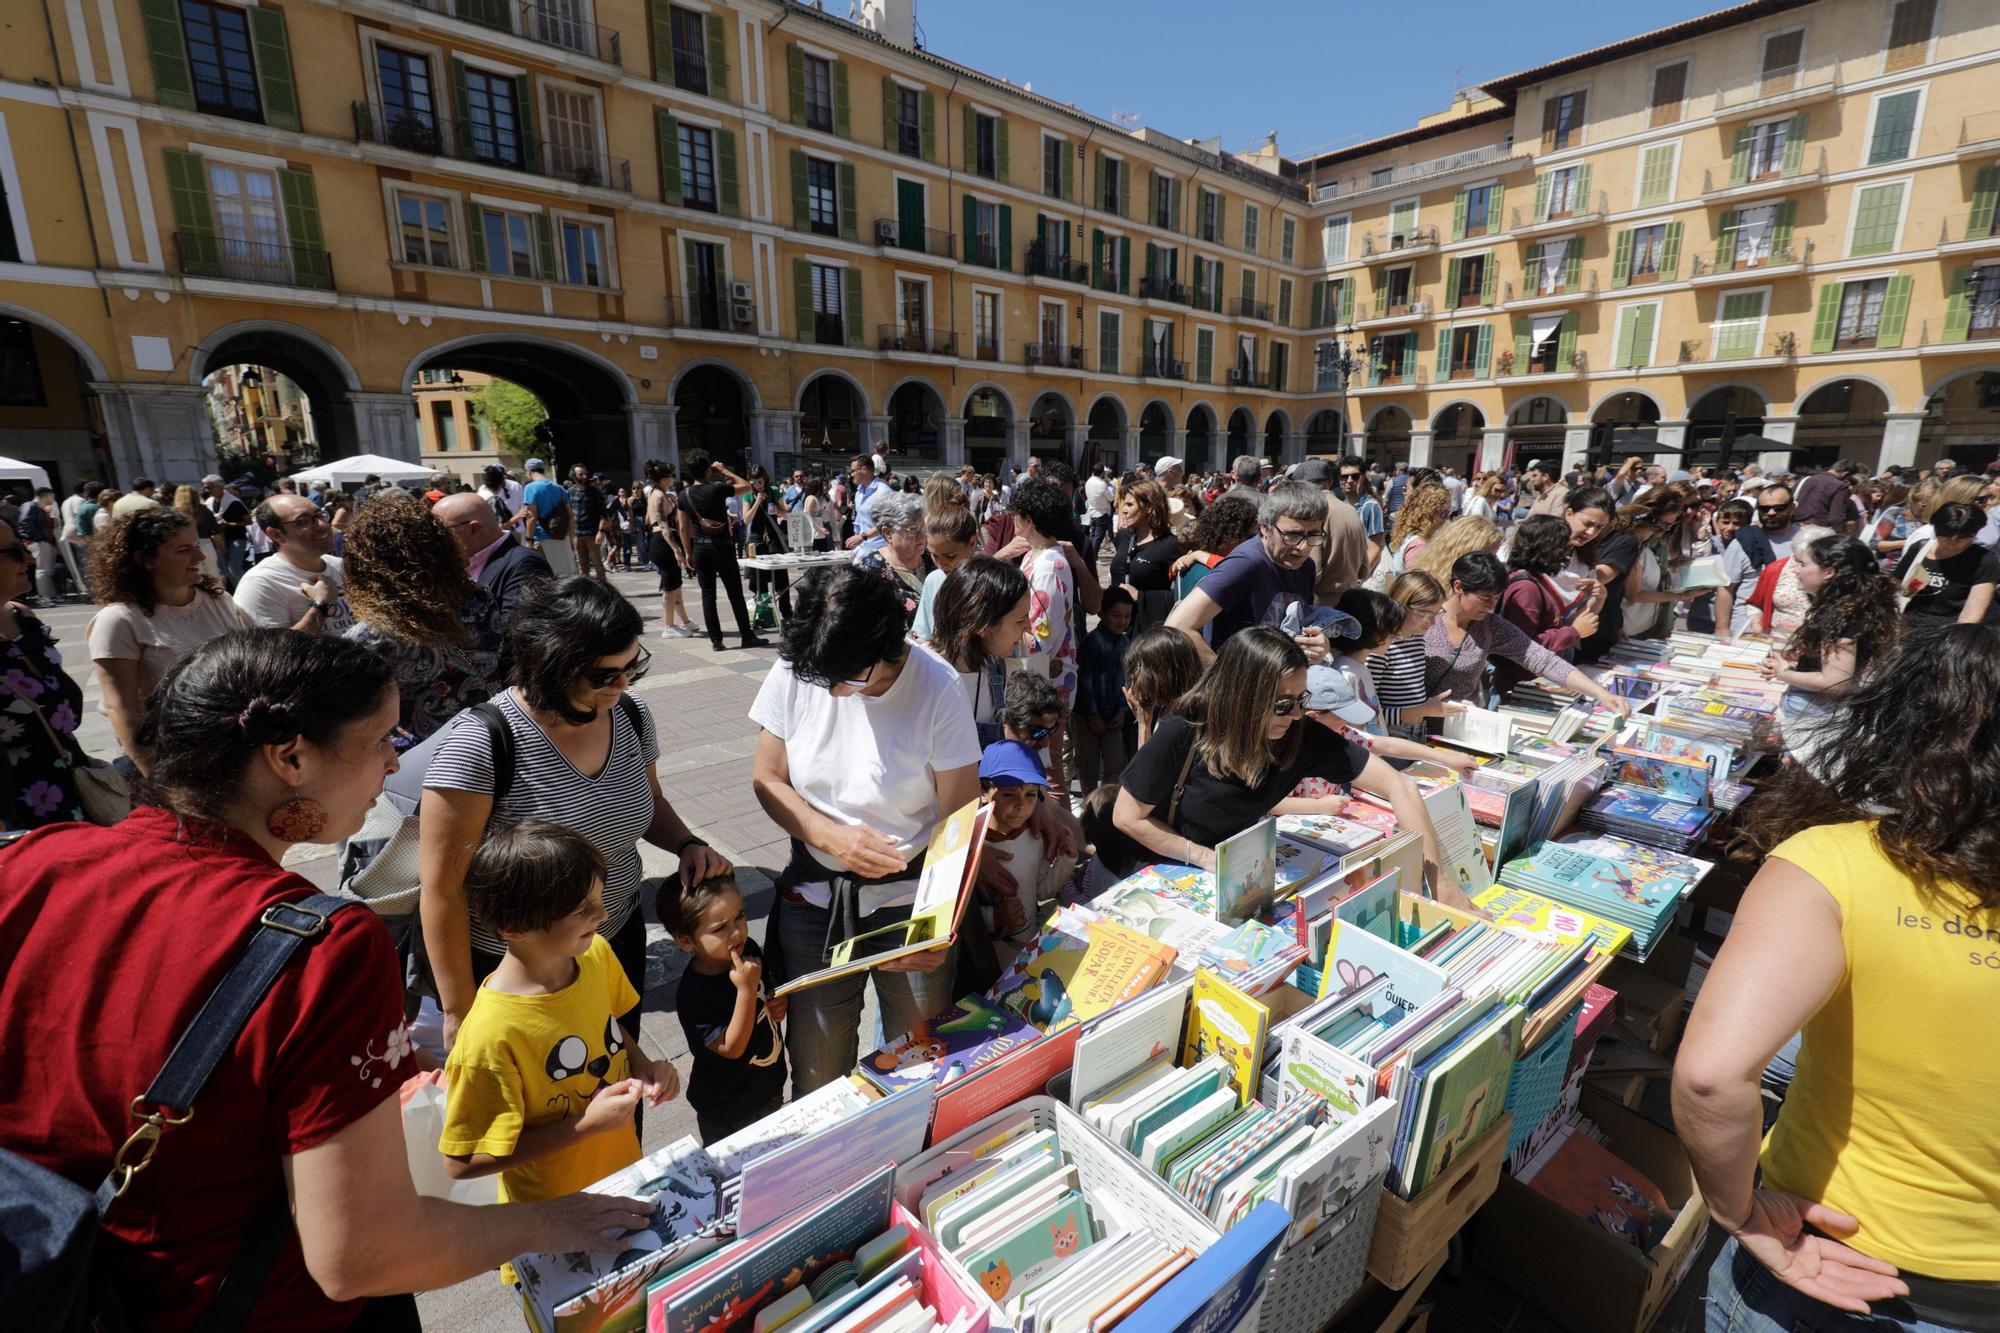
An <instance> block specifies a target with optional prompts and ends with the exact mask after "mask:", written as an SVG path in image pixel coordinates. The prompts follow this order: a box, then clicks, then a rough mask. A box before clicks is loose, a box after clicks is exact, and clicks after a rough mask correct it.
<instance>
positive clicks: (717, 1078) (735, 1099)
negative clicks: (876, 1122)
mask: <svg viewBox="0 0 2000 1333" xmlns="http://www.w3.org/2000/svg"><path fill="white" fill-rule="evenodd" d="M673 883H674V886H675V887H676V888H677V889H678V892H675V893H666V894H662V895H661V896H660V918H661V923H662V924H663V925H665V926H666V928H667V932H668V933H669V934H671V935H672V936H673V937H674V943H675V944H677V945H679V946H680V947H681V948H683V949H685V950H686V951H687V952H688V953H689V954H690V955H692V958H691V961H690V962H689V963H688V969H687V971H686V972H684V973H682V974H681V984H680V994H679V996H678V997H677V998H676V1000H675V1004H674V1007H675V1009H676V1010H678V1011H679V1013H680V1017H681V1031H682V1032H684V1033H686V1034H687V1044H688V1050H689V1051H691V1052H692V1053H693V1055H694V1074H693V1076H692V1077H690V1078H689V1079H688V1087H687V1099H688V1105H690V1106H692V1107H693V1108H694V1113H695V1124H696V1126H697V1127H698V1128H699V1129H700V1131H701V1141H702V1142H703V1143H704V1144H708V1143H714V1142H715V1141H716V1140H717V1139H723V1138H727V1137H729V1136H730V1135H731V1134H734V1133H735V1132H736V1131H737V1130H739V1129H742V1128H744V1127H745V1126H747V1125H751V1124H755V1123H756V1122H757V1121H759V1120H762V1119H763V1118H764V1117H765V1116H767V1115H770V1114H771V1113H772V1112H773V1111H776V1110H777V1109H778V1108H779V1107H780V1106H782V1105H783V1104H784V1101H785V1077H786V1065H785V1043H784V1039H783V1038H782V1037H780V1036H779V1035H778V1024H779V1023H780V1022H782V1021H783V1020H784V1017H785V1001H784V1000H782V999H777V1000H771V1001H769V1002H768V1003H767V1002H765V1000H764V998H763V980H764V962H763V959H764V954H763V951H762V950H761V949H759V948H758V947H757V942H756V941H755V940H753V939H751V938H750V926H749V922H747V921H746V920H745V919H744V916H743V895H742V894H741V893H740V892H738V890H737V888H736V880H735V878H734V877H733V876H729V875H721V876H717V877H716V878H713V879H708V880H704V881H703V882H702V883H700V884H697V885H695V886H694V887H693V888H687V887H685V886H681V885H679V883H678V880H676V881H674V882H673Z"/></svg>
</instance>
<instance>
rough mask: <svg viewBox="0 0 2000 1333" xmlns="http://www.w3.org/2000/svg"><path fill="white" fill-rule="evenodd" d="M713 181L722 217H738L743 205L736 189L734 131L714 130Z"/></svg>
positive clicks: (741, 212) (741, 213) (740, 215)
mask: <svg viewBox="0 0 2000 1333" xmlns="http://www.w3.org/2000/svg"><path fill="white" fill-rule="evenodd" d="M714 133H715V182H716V194H717V202H718V203H720V204H721V206H722V214H723V216H724V217H732V218H740V217H742V216H743V205H742V203H741V202H740V200H739V198H738V195H737V191H736V131H735V130H716V131H715V132H714Z"/></svg>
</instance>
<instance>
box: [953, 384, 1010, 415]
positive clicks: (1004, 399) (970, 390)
mask: <svg viewBox="0 0 2000 1333" xmlns="http://www.w3.org/2000/svg"><path fill="white" fill-rule="evenodd" d="M982 390H984V391H989V392H991V393H993V394H994V395H995V396H996V397H998V398H999V399H1000V404H1001V406H1003V407H1005V408H1006V409H1007V420H1009V421H1019V420H1020V419H1021V409H1020V408H1019V407H1017V406H1016V405H1015V403H1014V395H1013V394H1011V393H1008V392H1007V390H1006V389H1005V388H1004V387H1003V386H1001V385H999V384H996V383H994V382H993V381H992V380H980V381H979V382H978V383H976V384H972V385H968V386H967V388H966V390H965V397H964V398H962V399H960V400H959V402H960V411H959V415H960V416H964V415H965V411H964V404H966V403H969V402H971V401H972V395H974V394H976V393H979V392H981V391H982Z"/></svg>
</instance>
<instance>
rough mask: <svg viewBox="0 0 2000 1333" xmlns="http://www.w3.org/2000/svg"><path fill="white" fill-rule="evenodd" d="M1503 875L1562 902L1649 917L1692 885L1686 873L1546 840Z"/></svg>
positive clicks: (1507, 865)
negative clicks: (1627, 910) (1663, 871)
mask: <svg viewBox="0 0 2000 1333" xmlns="http://www.w3.org/2000/svg"><path fill="white" fill-rule="evenodd" d="M1501 877H1502V878H1503V879H1504V880H1505V881H1506V882H1507V883H1509V884H1512V885H1515V886H1517V887H1520V888H1525V889H1528V890H1529V891H1531V892H1535V893H1542V894H1546V895H1547V896H1549V897H1551V898H1554V899H1556V900H1558V901H1560V902H1565V903H1575V904H1582V905H1584V906H1586V907H1588V906H1590V905H1593V904H1599V905H1612V904H1616V905H1618V906H1619V907H1620V908H1621V909H1625V908H1635V907H1636V908H1643V909H1644V910H1645V912H1646V914H1648V915H1655V914H1657V913H1659V912H1660V911H1662V910H1664V909H1665V908H1666V907H1667V906H1668V905H1669V904H1670V903H1671V902H1672V901H1673V900H1674V899H1676V898H1678V897H1679V896H1680V895H1681V893H1682V891H1683V890H1685V889H1686V888H1687V887H1688V886H1689V884H1691V883H1692V880H1691V879H1689V878H1687V877H1685V876H1680V875H1673V874H1661V873H1658V872H1657V871H1650V872H1649V868H1647V867H1641V866H1637V865H1634V864H1632V863H1631V862H1627V861H1624V860H1622V859H1613V858H1612V857H1610V856H1604V855H1596V854H1593V853H1592V852H1591V851H1589V850H1587V849H1585V848H1583V847H1578V846H1572V845H1570V844H1567V843H1560V842H1545V843H1543V844H1542V845H1541V846H1540V847H1537V848H1535V849H1534V850H1533V851H1532V852H1529V853H1528V854H1527V855H1526V856H1522V857H1517V858H1516V859H1514V860H1512V861H1509V862H1508V863H1507V864H1506V866H1505V867H1504V868H1503V869H1502V870H1501ZM1620 915H1621V916H1623V915H1624V912H1623V911H1621V912H1620Z"/></svg>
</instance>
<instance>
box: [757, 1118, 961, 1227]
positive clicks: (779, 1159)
mask: <svg viewBox="0 0 2000 1333" xmlns="http://www.w3.org/2000/svg"><path fill="white" fill-rule="evenodd" d="M936 1090H937V1089H936V1085H935V1084H933V1083H929V1082H924V1083H919V1084H917V1085H915V1086H914V1087H908V1088H904V1089H903V1090H901V1091H900V1092H896V1093H892V1094H890V1095H889V1096H887V1097H884V1098H882V1099H881V1100H880V1101H878V1102H873V1103H871V1104H870V1105H869V1106H868V1108H867V1109H866V1110H864V1111H861V1112H859V1113H857V1114H855V1115H852V1116H849V1117H848V1118H847V1119H845V1120H843V1121H841V1122H840V1123H838V1124H836V1125H829V1126H828V1127H826V1128H825V1129H822V1130H820V1131H819V1132H818V1133H816V1134H812V1135H808V1136H807V1137H806V1138H803V1139H800V1140H799V1141H798V1142H797V1143H792V1144H787V1145H786V1146H785V1147H783V1148H780V1149H779V1150H778V1151H776V1152H774V1153H769V1154H767V1155H765V1156H763V1157H760V1158H758V1159H757V1160H756V1161H754V1162H752V1163H750V1165H748V1166H746V1167H744V1168H743V1191H742V1196H741V1198H740V1199H739V1201H738V1203H737V1205H736V1228H737V1230H738V1231H739V1232H741V1233H742V1234H743V1235H746V1236H747V1235H749V1234H750V1233H752V1232H754V1231H761V1230H762V1229H763V1228H765V1227H767V1226H769V1225H771V1224H772V1223H773V1222H776V1221H778V1220H779V1219H780V1218H782V1217H784V1216H785V1215H786V1214H787V1213H791V1212H795V1211H797V1210H798V1209H799V1208H802V1207H807V1206H810V1205H812V1204H814V1203H817V1202H818V1201H820V1200H822V1199H827V1198H831V1197H833V1196H834V1195H837V1194H844V1193H846V1192H847V1191H848V1190H849V1189H851V1188H853V1186H854V1184H855V1182H856V1181H858V1180H860V1179H862V1178H863V1177H865V1176H866V1175H867V1173H868V1171H869V1169H870V1168H871V1167H872V1166H873V1165H874V1164H875V1163H877V1162H902V1161H907V1160H909V1159H910V1158H912V1157H915V1156H916V1155H917V1154H918V1153H920V1152H922V1151H923V1150H924V1133H925V1131H926V1130H927V1129H928V1128H929V1126H930V1119H931V1100H932V1097H933V1096H934V1095H935V1093H936Z"/></svg>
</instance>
